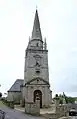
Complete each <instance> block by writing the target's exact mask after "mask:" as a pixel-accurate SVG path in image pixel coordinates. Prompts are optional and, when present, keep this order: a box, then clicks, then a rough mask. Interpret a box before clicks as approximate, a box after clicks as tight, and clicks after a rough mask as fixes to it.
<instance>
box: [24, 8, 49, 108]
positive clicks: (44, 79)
mask: <svg viewBox="0 0 77 119" xmlns="http://www.w3.org/2000/svg"><path fill="white" fill-rule="evenodd" d="M24 85H25V92H24V94H25V96H26V99H27V100H29V101H33V100H35V98H34V97H33V96H34V94H36V93H34V92H37V93H39V92H40V93H39V95H40V94H41V96H43V97H41V98H40V100H41V106H42V105H46V104H49V103H50V97H51V94H50V89H49V87H50V85H49V70H48V50H47V43H46V39H45V41H43V38H42V33H41V28H40V22H39V16H38V11H37V9H36V13H35V18H34V25H33V30H32V36H31V37H29V42H28V46H27V48H26V52H25V67H24ZM27 87H28V88H27ZM30 96H31V97H30ZM35 97H36V95H35Z"/></svg>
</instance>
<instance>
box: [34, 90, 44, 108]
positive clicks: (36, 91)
mask: <svg viewBox="0 0 77 119" xmlns="http://www.w3.org/2000/svg"><path fill="white" fill-rule="evenodd" d="M37 95H38V97H39V100H40V108H42V92H41V91H40V90H35V91H34V102H35V100H36V98H37Z"/></svg>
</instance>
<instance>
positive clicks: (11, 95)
mask: <svg viewBox="0 0 77 119" xmlns="http://www.w3.org/2000/svg"><path fill="white" fill-rule="evenodd" d="M7 100H8V101H14V102H15V103H20V100H21V92H8V97H7Z"/></svg>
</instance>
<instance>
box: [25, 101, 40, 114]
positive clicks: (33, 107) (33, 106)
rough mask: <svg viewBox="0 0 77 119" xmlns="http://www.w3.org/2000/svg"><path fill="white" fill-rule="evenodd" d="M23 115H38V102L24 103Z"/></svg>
mask: <svg viewBox="0 0 77 119" xmlns="http://www.w3.org/2000/svg"><path fill="white" fill-rule="evenodd" d="M25 113H27V114H32V115H40V103H39V100H36V103H34V102H25Z"/></svg>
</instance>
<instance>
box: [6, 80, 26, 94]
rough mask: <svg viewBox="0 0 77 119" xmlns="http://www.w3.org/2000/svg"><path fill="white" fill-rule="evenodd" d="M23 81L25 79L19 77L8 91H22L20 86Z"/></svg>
mask: <svg viewBox="0 0 77 119" xmlns="http://www.w3.org/2000/svg"><path fill="white" fill-rule="evenodd" d="M23 83H24V80H23V79H17V80H16V81H15V83H14V84H13V85H12V86H11V88H10V89H9V90H8V92H20V91H21V90H20V86H21V85H23Z"/></svg>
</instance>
